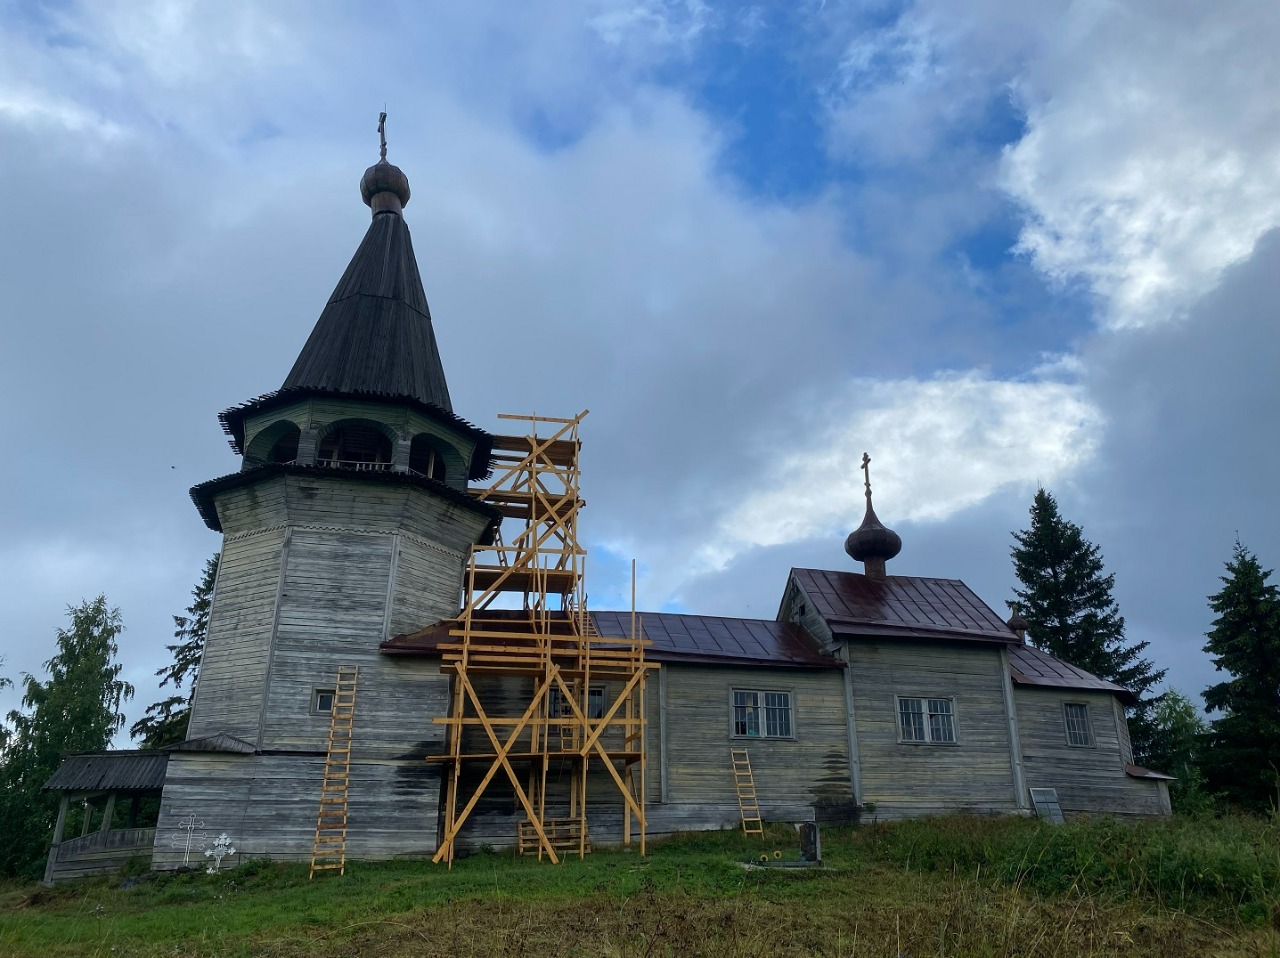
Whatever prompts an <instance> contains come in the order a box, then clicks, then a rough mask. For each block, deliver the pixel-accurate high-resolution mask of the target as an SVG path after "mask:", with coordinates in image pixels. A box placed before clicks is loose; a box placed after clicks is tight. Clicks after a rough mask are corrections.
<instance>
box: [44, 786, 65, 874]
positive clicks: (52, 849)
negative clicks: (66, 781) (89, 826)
mask: <svg viewBox="0 0 1280 958" xmlns="http://www.w3.org/2000/svg"><path fill="white" fill-rule="evenodd" d="M70 805H71V798H70V796H68V795H67V793H66V792H63V793H62V801H61V802H59V803H58V824H57V825H55V826H54V827H53V844H52V845H50V846H49V860H48V861H47V862H46V863H45V866H44V883H45V884H46V885H52V884H53V863H54V862H55V861H56V860H57V858H58V846H59V845H61V844H62V827H63V826H64V825H66V824H67V808H68V807H70Z"/></svg>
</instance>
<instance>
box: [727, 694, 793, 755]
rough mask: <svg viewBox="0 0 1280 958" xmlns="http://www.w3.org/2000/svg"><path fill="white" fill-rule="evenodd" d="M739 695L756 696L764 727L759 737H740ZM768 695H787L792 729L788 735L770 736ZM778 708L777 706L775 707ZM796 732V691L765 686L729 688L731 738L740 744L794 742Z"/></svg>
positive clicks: (788, 719)
mask: <svg viewBox="0 0 1280 958" xmlns="http://www.w3.org/2000/svg"><path fill="white" fill-rule="evenodd" d="M739 694H744V695H755V696H756V704H755V706H754V707H755V708H756V709H758V710H759V711H760V713H761V715H760V717H761V719H762V727H761V731H760V734H759V735H740V734H739V733H738V730H737V726H738V722H737V716H736V710H737V708H738V703H737V696H738V695H739ZM766 695H785V696H786V697H787V725H788V728H789V729H790V732H789V734H787V735H770V734H768V727H769V719H768V714H767V710H768V709H769V708H770V706H768V705H766V704H765V700H764V698H763V696H766ZM774 707H775V708H776V706H774ZM797 737H798V735H797V730H796V695H795V689H792V688H777V687H776V686H775V687H774V688H765V687H763V686H759V687H754V688H744V687H741V686H737V685H734V686H731V687H730V688H729V738H731V739H733V740H735V741H740V742H765V741H771V742H794V741H796V740H797Z"/></svg>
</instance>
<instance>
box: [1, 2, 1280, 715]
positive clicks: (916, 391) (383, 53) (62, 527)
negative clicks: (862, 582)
mask: <svg viewBox="0 0 1280 958" xmlns="http://www.w3.org/2000/svg"><path fill="white" fill-rule="evenodd" d="M1278 45H1280V8H1274V6H1262V5H1258V4H1254V3H1248V2H1243V0H1241V2H1228V3H1225V4H1220V5H1217V6H1215V7H1214V8H1213V9H1212V10H1207V9H1205V10H1202V9H1199V8H1198V7H1196V6H1194V5H1174V4H1167V3H1164V2H1160V0H1135V2H1132V3H1128V4H1125V5H1123V6H1120V5H1114V4H1109V3H1103V2H1083V3H1081V2H1076V3H1066V2H1051V0H1034V2H1019V3H1012V2H995V0H978V2H974V3H967V4H954V3H948V2H941V0H938V2H917V3H879V2H861V3H859V2H833V0H827V2H818V0H812V2H810V0H804V2H798V3H797V2H788V3H781V2H779V3H762V4H756V5H743V4H728V3H706V2H698V0H630V2H623V0H617V2H615V0H581V2H574V3H568V2H566V3H557V4H495V5H489V6H486V5H478V4H467V5H461V4H453V3H445V2H438V3H418V2H413V3H410V2H403V3H385V4H379V5H377V6H376V7H372V6H367V5H360V4H349V3H337V2H332V3H325V2H310V3H291V2H279V3H273V4H255V3H247V2H243V3H242V2H218V3H212V2H196V0H119V2H111V0H102V2H94V3H80V2H71V0H67V2H59V3H34V2H15V0H9V2H0V166H2V168H0V208H3V209H4V210H5V216H4V217H3V220H2V221H0V264H2V265H3V268H4V275H5V276H6V277H10V278H11V280H10V283H9V285H8V294H7V296H8V298H7V304H6V308H5V310H4V312H3V313H2V314H0V399H3V400H4V401H5V402H7V403H8V404H9V406H10V407H11V408H13V409H15V410H20V411H21V414H20V415H17V416H15V417H13V418H12V420H11V422H12V430H11V434H10V436H9V441H10V449H11V450H13V451H15V452H16V453H18V456H17V458H18V459H19V460H20V461H22V462H24V463H30V464H32V465H31V466H30V467H29V468H11V469H10V470H8V471H7V472H6V474H5V475H4V476H3V478H0V482H2V483H3V484H4V485H3V490H2V491H3V495H2V496H0V503H3V505H0V601H2V602H3V603H4V607H5V608H6V610H8V612H9V616H8V620H9V624H8V626H7V628H6V632H5V633H4V636H3V638H0V655H3V656H4V657H5V659H6V662H5V665H4V666H3V669H4V671H6V672H7V673H8V674H10V675H15V674H17V673H19V672H21V671H24V670H35V669H38V666H39V663H40V661H41V660H43V659H44V658H46V657H47V656H48V654H49V652H50V650H51V647H52V636H53V631H54V630H55V629H56V628H57V627H58V625H59V624H60V623H61V622H62V618H63V609H64V608H65V606H66V605H67V604H68V603H73V602H77V601H79V599H80V598H82V597H86V596H93V595H96V594H97V593H98V592H105V593H106V594H107V595H108V597H109V598H110V599H111V600H112V601H113V602H114V603H116V604H118V605H120V606H121V608H122V611H123V613H124V617H125V621H126V625H127V627H128V632H127V633H126V635H125V637H124V640H123V644H122V650H123V652H124V655H125V659H126V663H127V667H128V671H129V678H130V679H131V681H133V682H135V684H137V685H138V686H139V694H138V697H137V700H136V701H135V702H134V703H133V706H132V710H133V711H134V712H140V711H141V710H142V709H143V708H144V707H145V706H146V704H148V703H149V702H150V701H152V700H153V699H154V697H155V694H156V693H155V689H154V686H153V684H152V680H151V672H153V671H154V669H155V668H156V667H158V666H159V665H160V664H162V663H163V661H164V650H163V646H164V644H165V642H166V641H169V637H170V634H171V625H170V616H171V615H172V614H173V613H175V612H178V611H180V610H181V609H182V607H183V606H184V605H185V604H186V600H187V595H188V593H189V591H190V588H191V586H192V584H193V583H194V582H195V580H196V579H197V577H198V575H199V572H200V569H201V567H202V565H203V562H204V559H205V558H206V557H207V556H208V555H209V554H210V553H212V552H213V551H214V549H216V548H217V541H216V537H214V536H213V535H212V534H211V533H209V532H208V531H207V530H205V529H204V528H203V526H202V525H201V524H200V522H199V520H198V518H197V516H196V515H195V512H194V510H193V509H192V508H191V506H190V502H189V500H188V499H187V494H186V490H187V489H188V488H189V487H190V486H191V485H193V484H195V483H196V482H200V481H203V480H205V479H208V478H210V477H213V476H216V475H221V474H224V473H226V472H229V471H232V470H233V469H234V468H236V462H235V460H234V457H233V456H232V455H231V453H230V452H229V450H228V449H227V448H226V445H225V442H224V438H223V437H222V435H221V433H220V431H219V429H218V427H217V424H216V419H215V416H216V413H217V412H218V411H219V410H220V409H223V408H225V407H227V406H230V405H232V404H234V403H237V402H240V401H242V400H244V399H247V398H250V397H252V396H256V395H259V394H261V393H264V392H267V391H269V390H271V389H274V388H276V387H277V386H278V385H279V384H280V382H281V381H282V380H283V377H284V375H285V373H286V372H287V371H288V369H289V367H290V365H291V364H292V361H293V358H294V356H295V355H296V354H297V351H298V349H299V348H300V347H301V344H302V342H303V341H304V340H305V338H306V335H307V333H308V332H309V330H310V327H311V325H312V323H314V321H315V319H316V317H317V316H318V315H319V312H320V308H321V307H322V305H323V303H324V300H325V298H326V297H327V296H328V293H329V291H330V290H331V289H332V287H333V285H334V283H335V282H336V281H337V278H338V276H339V275H340V274H341V272H342V269H343V267H344V266H345V264H346V262H347V259H348V258H349V257H350V255H351V253H352V252H353V251H354V249H355V247H356V245H357V243H358V242H359V239H360V236H361V235H362V233H363V230H364V228H365V223H366V222H367V216H368V211H367V209H366V208H365V207H364V206H363V205H362V204H361V203H360V201H359V197H358V193H357V190H356V185H355V184H356V183H357V182H358V179H359V176H360V173H361V172H362V171H363V169H364V167H365V166H367V165H368V164H369V163H371V162H372V161H373V160H374V159H375V158H376V155H377V154H376V149H377V135H376V132H375V125H376V118H377V114H378V111H379V110H381V109H382V108H383V105H384V104H385V105H386V107H387V109H388V112H389V113H390V122H389V127H388V138H389V141H390V155H391V158H392V159H393V161H395V162H396V163H398V164H400V165H401V166H402V167H403V168H404V170H405V171H406V173H407V174H408V176H409V178H410V181H411V183H412V185H413V199H412V201H411V203H410V205H409V207H408V208H407V211H406V217H407V221H408V222H409V225H410V228H411V229H412V230H413V235H414V242H415V247H416V250H417V253H418V257H419V261H420V263H421V266H422V272H423V276H424V280H425V283H426V288H427V295H428V298H429V300H430V302H431V304H432V310H433V315H434V318H435V325H436V332H437V336H438V337H439V340H440V344H441V351H442V354H443V357H444V362H445V368H446V370H447V372H448V375H449V382H450V389H451V392H452V394H453V397H454V401H455V407H456V408H457V410H458V411H459V413H460V414H462V415H463V416H465V417H467V418H469V419H471V420H472V421H474V422H476V423H478V424H479V425H481V426H486V427H493V426H494V425H495V422H496V420H495V416H496V415H497V414H498V413H500V412H528V411H539V412H544V413H551V414H563V413H573V412H577V411H578V410H580V409H583V408H590V409H591V410H592V413H591V416H590V417H589V419H588V420H587V425H586V427H585V432H584V435H585V441H586V469H587V474H586V476H585V483H586V494H587V498H588V501H589V509H588V511H587V513H586V514H585V517H584V530H585V532H586V534H587V536H588V538H589V541H590V544H591V547H592V549H593V554H594V558H593V560H592V566H591V569H592V580H591V582H590V583H589V590H590V593H591V596H592V600H593V604H595V605H596V606H597V607H607V606H610V605H625V603H626V601H627V597H628V594H629V585H628V570H629V568H630V560H631V559H632V558H635V559H636V560H637V563H638V566H639V568H640V570H641V576H640V582H639V589H640V596H641V603H642V605H644V606H646V607H648V608H679V609H688V610H693V611H699V612H704V613H708V614H742V615H759V616H764V617H770V616H772V615H773V614H774V612H775V611H776V607H777V602H778V597H779V595H780V592H781V589H782V585H783V582H784V580H785V576H786V572H787V570H788V569H789V568H790V567H791V566H821V567H827V568H853V564H852V563H851V562H850V560H848V559H847V557H845V556H844V554H843V552H842V550H841V543H842V541H843V538H844V536H845V535H846V534H847V532H848V531H849V530H850V529H851V528H853V527H854V526H855V525H856V524H857V523H858V521H859V520H860V518H861V499H860V486H859V480H858V476H857V474H856V463H857V460H858V457H859V456H860V455H861V453H862V452H863V450H868V451H870V452H871V454H872V456H873V460H874V465H873V478H874V480H875V488H876V504H877V510H878V512H879V514H880V516H881V518H882V519H884V520H885V521H886V522H888V523H889V524H891V525H893V526H894V527H895V528H896V529H897V530H898V531H899V532H900V533H901V534H902V536H903V539H904V543H905V544H904V549H903V553H902V555H901V556H900V557H899V558H898V559H896V560H895V561H894V563H893V565H892V566H891V568H890V571H891V572H897V573H899V574H911V575H929V576H941V577H953V578H963V579H965V580H966V581H967V582H968V583H969V584H970V585H971V586H973V588H974V589H975V590H976V591H977V592H978V593H979V594H980V595H981V596H982V597H983V598H984V599H986V601H987V602H988V603H989V604H991V605H992V606H993V607H995V608H997V609H1002V608H1003V602H1004V600H1005V599H1007V598H1008V597H1009V596H1010V594H1011V592H1010V590H1011V587H1012V584H1013V583H1012V571H1011V567H1010V562H1009V557H1008V550H1009V546H1010V543H1011V538H1010V533H1011V532H1012V531H1013V530H1014V529H1017V528H1020V527H1021V526H1022V525H1023V524H1024V523H1025V521H1026V515H1027V510H1028V508H1029V505H1030V502H1031V497H1032V495H1033V493H1034V491H1035V489H1036V487H1037V485H1038V484H1044V485H1045V486H1047V487H1048V488H1050V489H1051V490H1052V491H1054V493H1055V494H1056V495H1057V496H1058V498H1059V500H1060V503H1061V505H1062V508H1063V512H1064V513H1065V514H1066V515H1067V516H1068V517H1069V518H1072V519H1074V520H1076V521H1078V522H1080V523H1081V524H1082V525H1083V526H1084V529H1085V533H1086V535H1087V536H1089V537H1090V538H1091V539H1093V540H1094V541H1096V542H1097V543H1098V544H1099V545H1100V546H1101V547H1102V549H1103V553H1104V556H1105V558H1106V561H1107V565H1108V569H1109V570H1110V571H1112V572H1115V573H1116V593H1117V598H1118V599H1119V601H1120V604H1121V610H1122V612H1123V613H1124V614H1125V615H1126V617H1127V620H1128V625H1129V633H1130V636H1131V638H1134V639H1141V640H1146V641H1150V642H1151V643H1152V645H1151V649H1150V650H1149V654H1150V655H1151V656H1152V657H1153V658H1154V659H1155V660H1156V662H1157V664H1158V665H1160V666H1167V667H1168V668H1169V670H1170V672H1169V678H1170V681H1171V683H1172V684H1174V685H1176V686H1178V687H1180V688H1183V689H1184V690H1185V691H1188V692H1190V693H1192V694H1196V693H1198V692H1199V690H1200V689H1201V688H1203V687H1204V686H1205V685H1207V684H1209V682H1210V681H1212V669H1211V666H1210V665H1209V663H1208V660H1207V658H1206V657H1205V656H1204V655H1203V653H1202V652H1201V651H1200V647H1201V645H1202V644H1203V633H1204V631H1205V630H1206V629H1207V628H1208V625H1209V616H1208V612H1207V607H1206V605H1205V602H1204V597H1205V595H1207V594H1208V593H1209V592H1211V591H1213V590H1214V589H1215V588H1216V587H1217V580H1216V577H1217V575H1218V574H1219V572H1220V570H1221V567H1222V563H1223V562H1224V561H1225V560H1226V559H1227V558H1228V557H1229V555H1230V551H1231V544H1232V542H1233V540H1234V537H1235V535H1236V533H1237V532H1238V533H1239V534H1240V536H1241V538H1242V539H1243V540H1244V541H1245V542H1246V544H1247V545H1249V546H1250V547H1251V548H1253V549H1254V550H1255V551H1256V552H1257V553H1258V554H1259V555H1260V557H1261V558H1262V560H1263V562H1264V563H1265V564H1269V565H1275V564H1277V563H1280V520H1278V519H1277V510H1276V509H1275V508H1274V504H1273V499H1274V496H1273V492H1272V490H1273V489H1274V485H1275V480H1276V477H1277V474H1278V473H1280V458H1278V457H1280V453H1278V452H1277V447H1276V445H1275V444H1274V443H1271V442H1268V441H1265V437H1266V436H1267V435H1268V434H1269V431H1273V428H1272V426H1271V424H1272V423H1273V422H1274V419H1275V416H1276V413H1278V412H1280V386H1278V385H1277V377H1276V376H1275V375H1274V370H1275V368H1277V365H1280V336H1277V335H1276V329H1275V318H1274V310H1273V308H1272V304H1273V303H1274V302H1275V301H1276V299H1277V295H1278V294H1280V289H1277V282H1278V281H1277V277H1280V241H1278V240H1277V237H1276V233H1275V229H1276V226H1277V224H1278V223H1280V193H1277V191H1276V190H1275V170H1277V169H1280V107H1278V106H1277V104H1280V96H1277V93H1280V67H1277V64H1276V60H1275V57H1274V50H1275V49H1276V48H1277V46H1278ZM37 464H38V467H37ZM3 695H8V693H4V694H0V706H5V707H8V706H10V705H11V704H12V697H11V695H10V696H9V697H3Z"/></svg>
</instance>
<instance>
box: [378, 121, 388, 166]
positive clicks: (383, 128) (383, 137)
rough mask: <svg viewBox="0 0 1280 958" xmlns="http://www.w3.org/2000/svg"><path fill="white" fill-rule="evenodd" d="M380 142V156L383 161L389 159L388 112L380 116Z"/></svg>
mask: <svg viewBox="0 0 1280 958" xmlns="http://www.w3.org/2000/svg"><path fill="white" fill-rule="evenodd" d="M378 140H379V142H380V147H381V148H380V149H379V151H378V155H379V157H380V158H382V159H384V160H385V159H386V158H387V114H386V111H383V112H382V113H379V114H378Z"/></svg>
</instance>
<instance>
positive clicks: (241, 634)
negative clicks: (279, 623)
mask: <svg viewBox="0 0 1280 958" xmlns="http://www.w3.org/2000/svg"><path fill="white" fill-rule="evenodd" d="M283 544H284V530H283V529H269V530H267V531H265V532H260V533H257V534H254V535H247V536H242V537H238V538H231V537H228V538H227V539H226V540H225V541H224V542H223V547H222V560H221V562H220V565H219V569H218V589H217V594H216V595H215V596H214V600H213V605H212V607H211V609H210V613H209V629H208V633H207V637H206V639H205V649H204V658H203V659H202V661H201V666H200V682H199V684H198V685H197V687H196V695H195V700H194V703H193V706H192V713H191V725H190V728H189V730H188V732H187V737H188V738H202V737H204V736H206V735H214V734H216V733H218V732H226V733H228V734H230V735H234V736H236V737H237V738H242V739H244V740H246V741H249V742H253V741H256V740H257V737H258V724H259V713H260V712H261V709H262V703H263V689H264V685H265V681H266V675H267V668H268V660H269V649H270V645H271V630H272V625H273V622H274V619H275V605H276V594H277V591H278V586H279V578H280V563H281V549H282V547H283Z"/></svg>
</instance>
